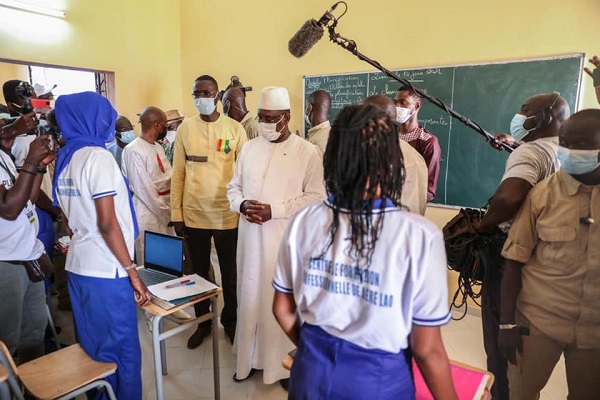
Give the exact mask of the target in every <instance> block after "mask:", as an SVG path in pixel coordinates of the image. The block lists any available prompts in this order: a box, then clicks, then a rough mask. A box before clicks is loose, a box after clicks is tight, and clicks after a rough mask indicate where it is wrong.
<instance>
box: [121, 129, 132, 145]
mask: <svg viewBox="0 0 600 400" xmlns="http://www.w3.org/2000/svg"><path fill="white" fill-rule="evenodd" d="M133 139H135V132H134V131H133V130H131V131H125V132H121V138H120V140H121V142H123V143H125V144H127V143H131V142H133Z"/></svg>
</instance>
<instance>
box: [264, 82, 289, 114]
mask: <svg viewBox="0 0 600 400" xmlns="http://www.w3.org/2000/svg"><path fill="white" fill-rule="evenodd" d="M258 108H259V109H261V110H270V111H280V110H289V109H291V107H290V96H289V94H288V91H287V89H286V88H284V87H278V86H268V87H266V88H264V89H263V90H262V91H261V92H260V100H259V101H258Z"/></svg>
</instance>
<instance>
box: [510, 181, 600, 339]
mask: <svg viewBox="0 0 600 400" xmlns="http://www.w3.org/2000/svg"><path fill="white" fill-rule="evenodd" d="M587 218H592V219H594V220H595V221H597V222H596V223H587V224H586V223H585V222H586V219H587ZM582 219H583V220H582ZM502 255H503V256H504V257H505V258H508V259H510V260H514V261H518V262H521V263H524V264H525V265H524V266H523V269H522V271H521V274H522V282H523V286H522V289H521V294H520V295H519V301H518V308H519V311H521V313H523V315H525V317H527V318H528V319H529V321H530V322H531V323H532V324H533V325H535V326H536V327H537V328H538V329H539V330H540V331H542V332H543V333H544V334H546V335H547V336H549V337H551V338H553V339H554V340H557V341H559V342H563V343H567V344H574V345H576V346H577V347H578V348H583V349H591V348H593V349H598V348H600V185H598V186H586V185H583V184H581V183H580V182H579V181H577V180H575V179H574V178H573V177H572V176H570V175H569V174H567V173H566V172H565V171H564V170H562V169H561V170H559V171H558V172H557V173H555V174H553V175H551V176H550V177H549V178H548V179H546V180H544V181H542V182H540V183H539V184H538V185H537V186H535V187H534V188H533V189H532V190H531V192H530V193H529V196H528V197H527V199H526V201H525V203H524V204H523V207H522V208H521V210H520V211H519V213H518V214H517V217H516V218H515V220H514V221H513V224H512V227H511V230H510V233H509V235H508V239H507V241H506V243H505V245H504V249H503V251H502Z"/></svg>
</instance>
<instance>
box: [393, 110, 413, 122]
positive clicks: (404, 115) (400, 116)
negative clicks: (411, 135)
mask: <svg viewBox="0 0 600 400" xmlns="http://www.w3.org/2000/svg"><path fill="white" fill-rule="evenodd" d="M413 114H414V110H413V109H412V108H405V107H396V122H397V123H399V124H404V123H406V121H408V119H409V118H410V117H412V115H413Z"/></svg>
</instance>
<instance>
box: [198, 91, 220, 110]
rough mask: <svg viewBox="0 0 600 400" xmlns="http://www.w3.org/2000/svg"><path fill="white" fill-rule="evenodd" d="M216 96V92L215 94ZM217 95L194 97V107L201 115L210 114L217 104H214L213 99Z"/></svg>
mask: <svg viewBox="0 0 600 400" xmlns="http://www.w3.org/2000/svg"><path fill="white" fill-rule="evenodd" d="M217 96H218V94H217ZM216 98H217V97H216V96H215V97H198V98H197V99H195V100H194V101H195V103H196V108H197V109H198V111H200V114H202V115H211V114H212V113H213V112H215V109H216V108H217V105H216V104H215V99H216Z"/></svg>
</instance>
